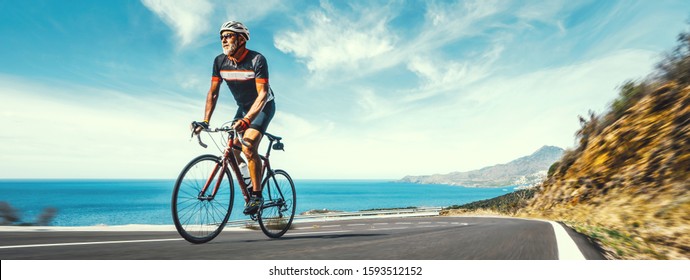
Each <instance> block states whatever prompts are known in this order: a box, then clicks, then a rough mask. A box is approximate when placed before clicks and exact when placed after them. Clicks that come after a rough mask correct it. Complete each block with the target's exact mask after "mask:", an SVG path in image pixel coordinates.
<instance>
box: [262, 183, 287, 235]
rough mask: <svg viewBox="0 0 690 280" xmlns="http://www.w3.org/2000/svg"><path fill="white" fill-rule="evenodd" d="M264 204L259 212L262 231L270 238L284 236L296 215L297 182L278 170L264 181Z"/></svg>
mask: <svg viewBox="0 0 690 280" xmlns="http://www.w3.org/2000/svg"><path fill="white" fill-rule="evenodd" d="M262 196H263V198H264V204H263V206H262V207H261V210H260V212H259V215H258V216H259V226H261V231H263V232H264V234H266V236H268V237H270V238H278V237H281V236H283V234H285V233H286V232H287V231H288V229H290V226H291V225H292V219H293V218H294V217H295V202H296V196H295V184H294V183H293V182H292V178H290V175H288V174H287V172H285V171H283V170H276V171H275V173H274V174H273V175H271V176H269V177H268V178H266V180H265V181H264V183H263V189H262Z"/></svg>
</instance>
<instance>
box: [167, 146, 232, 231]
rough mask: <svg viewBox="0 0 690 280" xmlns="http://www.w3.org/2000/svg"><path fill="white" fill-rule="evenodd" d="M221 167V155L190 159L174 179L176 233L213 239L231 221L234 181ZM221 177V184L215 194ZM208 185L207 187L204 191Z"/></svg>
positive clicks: (173, 200)
mask: <svg viewBox="0 0 690 280" xmlns="http://www.w3.org/2000/svg"><path fill="white" fill-rule="evenodd" d="M221 169H222V163H221V161H220V157H217V156H214V155H202V156H199V157H197V158H195V159H193V160H192V161H190V162H189V164H187V166H185V168H184V169H183V170H182V172H181V173H180V176H179V177H178V178H177V182H175V189H174V190H173V196H172V217H173V221H174V222H175V228H176V229H177V232H179V233H180V235H181V236H182V237H184V239H186V240H187V241H189V242H192V243H205V242H208V241H211V240H212V239H213V238H215V237H216V236H218V234H220V232H221V231H222V230H223V227H225V224H226V223H227V222H228V218H229V217H230V212H231V210H232V203H233V200H234V190H233V182H232V180H231V178H232V177H231V176H230V172H229V171H228V170H227V169H225V170H221ZM209 180H210V181H211V182H210V183H208V184H207V181H209ZM218 180H221V182H220V186H219V187H218V192H217V193H216V194H215V196H213V195H212V194H213V189H214V187H215V186H216V183H217V182H218ZM205 185H208V186H207V189H206V190H205V191H204V192H203V193H202V189H203V188H204V186H205Z"/></svg>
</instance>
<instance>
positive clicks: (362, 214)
mask: <svg viewBox="0 0 690 280" xmlns="http://www.w3.org/2000/svg"><path fill="white" fill-rule="evenodd" d="M441 209H442V208H441V207H424V208H402V209H383V210H365V211H356V212H340V211H332V212H327V213H319V214H309V215H295V218H294V220H293V222H294V223H300V222H315V221H327V220H338V219H343V220H344V219H367V218H379V217H422V216H438V213H439V212H440V211H441ZM252 223H255V222H254V221H252V220H235V221H228V223H227V225H226V226H228V227H233V226H245V225H247V224H252Z"/></svg>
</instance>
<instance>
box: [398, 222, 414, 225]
mask: <svg viewBox="0 0 690 280" xmlns="http://www.w3.org/2000/svg"><path fill="white" fill-rule="evenodd" d="M395 224H396V225H411V224H412V223H407V222H405V223H403V222H398V223H395Z"/></svg>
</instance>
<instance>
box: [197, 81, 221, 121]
mask: <svg viewBox="0 0 690 280" xmlns="http://www.w3.org/2000/svg"><path fill="white" fill-rule="evenodd" d="M220 83H221V80H220V79H216V78H213V79H212V80H211V88H210V89H209V90H208V94H207V95H206V109H205V110H204V122H206V123H207V124H208V123H209V122H210V121H211V116H212V115H213V110H214V109H216V102H217V101H218V93H219V92H220ZM202 129H203V127H201V126H198V127H196V128H195V129H194V133H195V134H199V133H200V132H201V130H202Z"/></svg>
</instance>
